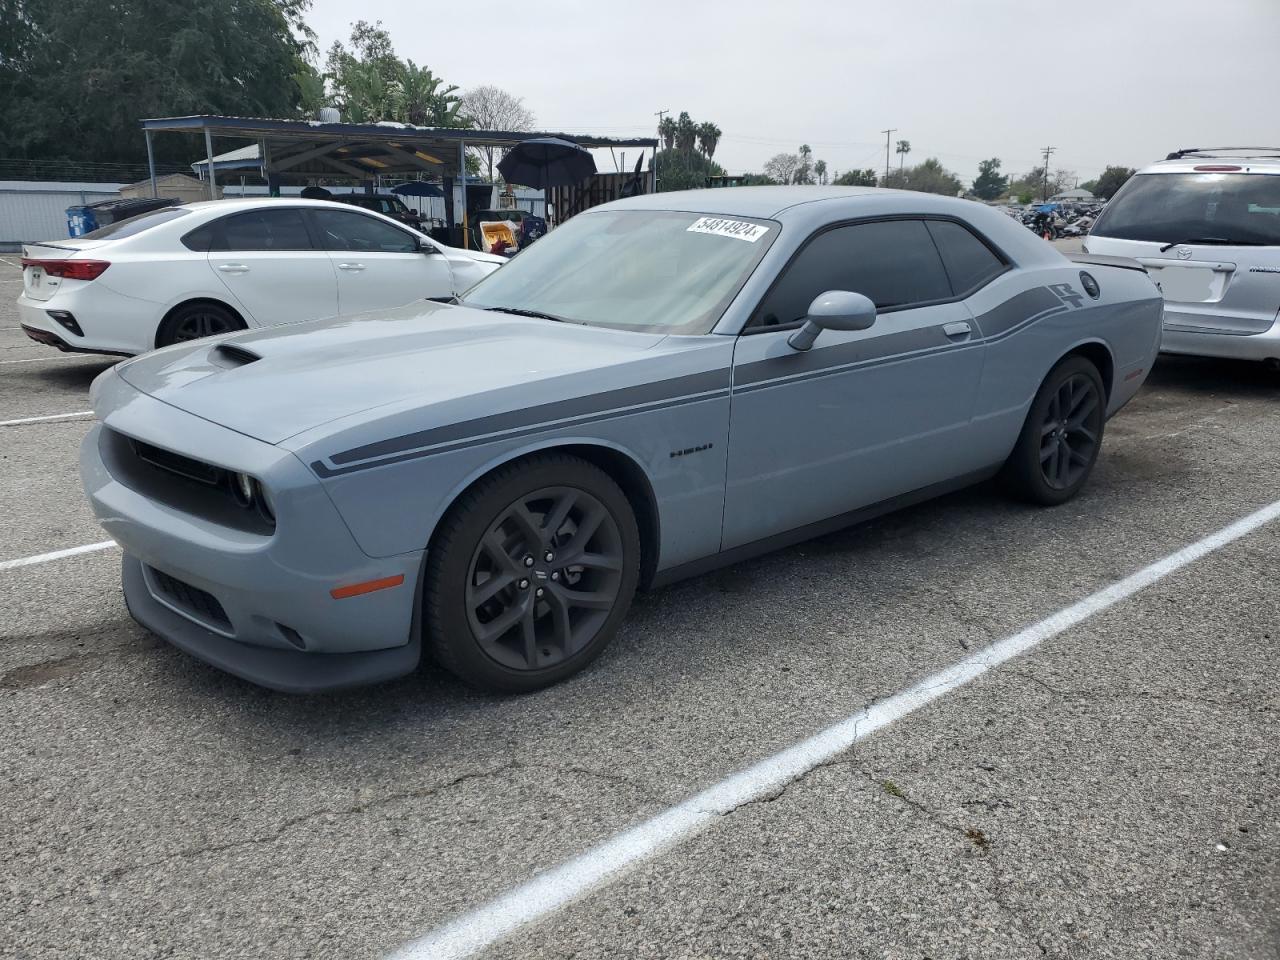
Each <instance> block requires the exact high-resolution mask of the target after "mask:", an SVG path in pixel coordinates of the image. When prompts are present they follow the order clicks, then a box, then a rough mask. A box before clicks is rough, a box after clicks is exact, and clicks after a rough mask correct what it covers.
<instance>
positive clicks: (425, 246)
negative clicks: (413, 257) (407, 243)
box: [414, 237, 444, 257]
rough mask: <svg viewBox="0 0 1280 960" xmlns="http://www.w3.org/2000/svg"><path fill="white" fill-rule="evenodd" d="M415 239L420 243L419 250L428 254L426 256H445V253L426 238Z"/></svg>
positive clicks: (424, 254)
mask: <svg viewBox="0 0 1280 960" xmlns="http://www.w3.org/2000/svg"><path fill="white" fill-rule="evenodd" d="M414 241H415V242H416V243H417V244H418V252H419V253H420V254H422V255H423V256H426V257H442V256H444V254H443V253H441V252H440V250H439V249H438V248H437V247H434V246H432V245H431V244H429V243H427V242H425V241H424V240H420V239H418V238H417V237H415V238H414Z"/></svg>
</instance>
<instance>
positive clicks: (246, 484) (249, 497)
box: [232, 473, 258, 507]
mask: <svg viewBox="0 0 1280 960" xmlns="http://www.w3.org/2000/svg"><path fill="white" fill-rule="evenodd" d="M257 483H258V481H256V480H254V479H253V477H251V476H249V475H248V474H247V473H237V474H236V475H235V478H234V485H233V489H232V492H233V493H234V494H235V495H236V499H237V500H238V501H239V502H240V506H242V507H247V506H249V505H251V504H252V503H253V494H254V487H256V486H257Z"/></svg>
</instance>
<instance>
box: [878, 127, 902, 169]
mask: <svg viewBox="0 0 1280 960" xmlns="http://www.w3.org/2000/svg"><path fill="white" fill-rule="evenodd" d="M880 132H881V133H883V134H884V178H885V179H886V180H888V179H889V138H890V137H891V136H892V135H893V134H895V133H897V132H898V128H897V127H894V128H893V129H892V130H881V131H880Z"/></svg>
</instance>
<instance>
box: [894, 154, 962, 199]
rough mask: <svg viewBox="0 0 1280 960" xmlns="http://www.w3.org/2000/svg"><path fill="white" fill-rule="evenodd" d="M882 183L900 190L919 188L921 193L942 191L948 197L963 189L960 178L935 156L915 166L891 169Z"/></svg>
mask: <svg viewBox="0 0 1280 960" xmlns="http://www.w3.org/2000/svg"><path fill="white" fill-rule="evenodd" d="M881 185H882V186H886V187H895V188H897V189H899V190H917V191H919V192H921V193H940V194H942V195H944V196H948V197H954V196H957V195H958V194H959V193H960V192H961V190H962V189H963V185H962V184H961V183H960V178H959V177H957V176H956V175H955V174H954V173H952V172H951V171H950V170H948V169H947V168H946V167H944V166H943V165H942V164H941V163H940V162H939V161H938V160H937V159H936V158H935V157H930V158H929V159H928V160H925V161H924V162H923V163H919V164H916V166H914V167H906V168H905V169H903V170H893V171H891V172H890V173H889V175H888V176H887V177H885V178H884V181H883V183H882V184H881Z"/></svg>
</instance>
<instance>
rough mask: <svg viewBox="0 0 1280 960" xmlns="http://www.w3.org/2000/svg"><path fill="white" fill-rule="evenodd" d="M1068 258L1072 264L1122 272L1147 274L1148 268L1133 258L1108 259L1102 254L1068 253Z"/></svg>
mask: <svg viewBox="0 0 1280 960" xmlns="http://www.w3.org/2000/svg"><path fill="white" fill-rule="evenodd" d="M1065 256H1066V258H1067V259H1068V260H1070V261H1071V262H1072V263H1087V264H1089V265H1090V266H1094V267H1118V268H1119V269H1121V270H1137V271H1139V272H1140V273H1146V272H1147V268H1146V267H1144V266H1143V265H1142V264H1140V263H1139V262H1138V261H1137V260H1134V259H1133V258H1132V257H1106V256H1103V255H1102V254H1100V253H1068V254H1065Z"/></svg>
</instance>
